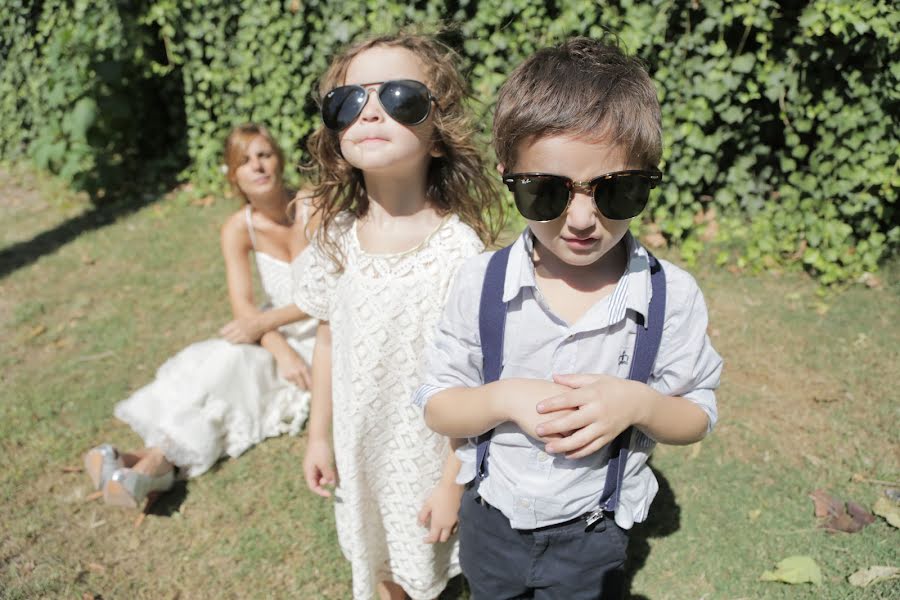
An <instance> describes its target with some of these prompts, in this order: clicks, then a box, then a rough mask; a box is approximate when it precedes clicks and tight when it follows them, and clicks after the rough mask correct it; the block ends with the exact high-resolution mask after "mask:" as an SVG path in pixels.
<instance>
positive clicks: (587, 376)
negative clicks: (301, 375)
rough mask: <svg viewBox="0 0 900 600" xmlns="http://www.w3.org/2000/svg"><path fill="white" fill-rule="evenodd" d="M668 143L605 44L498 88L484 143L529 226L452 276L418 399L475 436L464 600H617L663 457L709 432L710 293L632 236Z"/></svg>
mask: <svg viewBox="0 0 900 600" xmlns="http://www.w3.org/2000/svg"><path fill="white" fill-rule="evenodd" d="M661 144H662V142H661V132H660V116H659V104H658V101H657V97H656V90H655V87H654V85H653V83H652V82H651V80H650V78H649V76H648V75H647V73H646V71H645V70H644V69H643V67H642V66H641V65H640V63H639V62H638V61H637V60H635V59H633V58H630V57H627V56H625V55H624V54H623V53H622V52H621V51H620V50H619V49H618V47H616V46H614V45H610V44H608V43H605V42H603V41H597V40H591V39H586V38H577V39H572V40H570V41H568V42H566V43H564V44H562V45H561V46H559V47H556V48H549V49H544V50H541V51H539V52H537V53H536V54H535V55H534V56H532V57H531V58H529V59H528V60H526V61H525V62H524V63H523V64H522V65H521V66H519V67H518V68H517V69H516V70H515V71H514V72H513V73H512V75H510V77H509V79H508V80H507V81H506V83H505V84H504V85H503V87H502V89H501V90H500V96H499V100H498V103H497V110H496V115H495V120H494V147H495V150H496V152H497V157H498V159H499V161H500V165H499V170H500V171H501V173H502V174H503V181H504V183H505V184H506V185H507V186H508V187H509V188H510V190H511V191H512V193H513V196H514V199H515V202H516V206H517V207H518V209H519V211H520V212H521V213H522V215H523V216H524V217H525V219H526V220H527V221H528V227H527V228H526V229H525V231H524V232H523V233H522V235H521V236H520V237H519V238H518V239H517V241H516V242H515V243H514V244H513V245H512V246H511V247H509V248H508V249H505V250H503V251H501V252H498V253H493V254H483V255H481V256H478V257H476V258H475V259H472V260H470V261H469V262H468V263H467V264H465V265H464V266H463V267H462V268H461V269H460V271H459V273H458V274H457V277H456V281H455V283H454V287H453V289H452V291H451V294H450V297H449V299H448V304H447V306H446V309H445V312H444V315H443V318H442V321H441V323H440V326H439V328H438V331H437V332H436V334H435V337H434V339H433V340H432V342H431V343H430V344H429V346H428V349H427V352H426V357H425V359H426V369H425V377H424V384H423V385H422V386H421V387H420V388H419V390H418V391H417V392H416V398H415V401H416V403H417V404H419V405H420V406H424V408H425V419H426V422H427V423H428V426H429V427H431V428H432V429H433V430H435V431H437V432H439V433H442V434H444V435H447V436H450V437H453V438H466V437H468V438H472V437H474V436H478V439H477V440H476V441H477V452H476V451H475V446H476V444H475V443H473V441H472V440H471V439H470V442H469V444H468V446H465V447H464V448H462V449H460V450H459V451H458V455H459V456H460V458H461V459H462V467H461V469H460V475H459V477H458V479H457V481H458V483H466V484H467V488H466V491H465V493H464V494H463V499H462V504H461V507H460V524H459V527H460V542H461V549H460V561H461V563H462V568H463V572H464V574H465V576H466V578H467V579H468V581H469V584H470V587H471V590H472V597H473V598H476V599H491V600H494V599H499V598H518V597H534V598H566V599H569V598H617V597H621V596H622V594H623V591H624V590H623V587H624V581H625V576H624V562H625V550H626V546H627V542H628V539H627V534H626V533H625V531H626V530H627V529H629V528H630V527H631V526H632V524H633V523H634V522H640V521H643V520H644V519H645V518H646V517H647V512H648V510H649V507H650V503H651V501H652V500H653V497H654V495H655V494H656V491H657V489H658V485H657V482H656V478H655V477H654V475H653V473H652V472H651V470H650V468H649V467H648V465H647V459H648V456H649V454H650V452H651V450H652V448H653V446H654V443H655V442H660V443H667V444H690V443H693V442H696V441H698V440H700V439H702V438H703V437H704V436H705V435H706V433H707V432H708V431H710V430H711V429H712V427H713V425H714V424H715V421H716V402H715V393H714V390H715V389H716V388H717V387H718V384H719V375H720V373H721V368H722V360H721V358H720V357H719V355H718V354H717V353H716V352H715V350H714V349H713V348H712V345H711V344H710V341H709V338H708V337H707V335H706V326H707V312H706V306H705V303H704V300H703V295H702V294H701V292H700V290H699V288H698V287H697V284H696V282H695V281H694V279H693V278H692V277H691V276H690V275H689V274H688V273H686V272H685V271H683V270H681V269H679V268H678V267H676V266H674V265H672V264H670V263H668V262H665V261H656V259H655V258H652V257H651V256H650V255H649V254H648V253H647V251H646V250H645V249H644V248H643V247H642V246H641V245H640V244H639V243H638V242H637V241H636V240H635V239H634V238H633V237H632V236H631V234H630V233H629V232H628V226H629V223H630V221H631V219H632V218H633V217H635V216H636V215H637V214H639V213H640V212H641V210H642V209H643V208H644V206H645V204H646V202H647V200H648V197H649V194H650V189H651V188H652V187H654V186H655V185H656V184H657V183H658V182H659V181H660V180H661V177H662V175H661V173H660V172H659V171H657V170H656V167H657V165H658V163H659V160H660V155H661V152H662V150H661ZM504 263H505V264H504ZM660 263H661V264H660ZM626 378H628V379H626ZM613 515H614V516H613Z"/></svg>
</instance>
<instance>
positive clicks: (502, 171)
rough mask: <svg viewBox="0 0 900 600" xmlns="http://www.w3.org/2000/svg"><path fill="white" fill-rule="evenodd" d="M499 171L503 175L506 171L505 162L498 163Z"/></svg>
mask: <svg viewBox="0 0 900 600" xmlns="http://www.w3.org/2000/svg"><path fill="white" fill-rule="evenodd" d="M497 172H498V173H500V175H503V173H505V172H506V167H504V166H503V163H497Z"/></svg>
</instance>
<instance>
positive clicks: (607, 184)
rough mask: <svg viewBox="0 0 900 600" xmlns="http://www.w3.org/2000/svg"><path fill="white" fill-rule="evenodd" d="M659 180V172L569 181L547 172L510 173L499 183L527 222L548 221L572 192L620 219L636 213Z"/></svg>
mask: <svg viewBox="0 0 900 600" xmlns="http://www.w3.org/2000/svg"><path fill="white" fill-rule="evenodd" d="M661 181H662V173H661V172H659V171H655V170H654V171H644V170H630V171H616V172H615V173H607V174H605V175H600V176H599V177H595V178H594V179H591V180H590V181H572V180H571V179H569V178H568V177H563V176H562V175H549V174H547V173H510V174H509V175H504V176H503V183H505V184H506V187H508V188H509V191H510V192H512V194H513V198H514V199H515V201H516V208H518V209H519V212H520V213H522V216H523V217H525V218H526V219H528V220H529V221H541V222H547V221H552V220H554V219H557V218H559V217H561V216H562V215H563V214H564V213H565V212H566V209H567V208H568V207H569V202H571V201H572V196H573V195H574V194H575V192H576V191H584V193H587V194H590V195H591V196H593V198H594V204H596V205H597V210H599V211H600V214H601V215H603V216H604V217H606V218H607V219H613V220H616V221H621V220H624V219H630V218H632V217H635V216H637V215H638V214H640V212H641V211H642V210H644V207H645V206H646V205H647V199H648V198H649V197H650V190H651V189H653V188H655V187H656V186H657V185H658V184H659V183H660V182H661Z"/></svg>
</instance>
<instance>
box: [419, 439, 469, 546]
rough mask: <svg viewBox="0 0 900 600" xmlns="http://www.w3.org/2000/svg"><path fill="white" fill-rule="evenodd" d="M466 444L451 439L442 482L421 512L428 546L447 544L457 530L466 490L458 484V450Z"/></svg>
mask: <svg viewBox="0 0 900 600" xmlns="http://www.w3.org/2000/svg"><path fill="white" fill-rule="evenodd" d="M464 443H465V440H462V439H457V438H451V439H450V454H449V455H448V456H447V460H446V461H445V462H444V470H443V471H442V472H441V480H440V481H439V482H438V484H437V485H436V486H435V487H434V490H433V491H432V492H431V495H430V496H429V497H428V499H427V500H426V501H425V505H424V506H422V510H420V511H419V524H420V525H422V526H423V527H428V535H426V536H425V542H426V543H428V544H434V543H437V542H446V541H447V540H448V539H450V536H451V535H453V532H454V531H455V530H456V523H457V521H458V518H459V504H460V500H461V499H462V494H463V490H464V489H465V487H464V486H462V485H460V484H458V483H456V476H457V475H458V474H459V467H460V461H459V459H458V458H457V457H456V449H457V448H459V447H460V446H462V445H463V444H464Z"/></svg>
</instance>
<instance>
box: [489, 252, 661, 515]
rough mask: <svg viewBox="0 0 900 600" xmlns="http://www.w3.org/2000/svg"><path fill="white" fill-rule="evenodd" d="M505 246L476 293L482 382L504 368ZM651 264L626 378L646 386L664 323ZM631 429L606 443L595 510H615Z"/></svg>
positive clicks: (657, 272) (657, 268) (655, 266)
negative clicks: (648, 289)
mask: <svg viewBox="0 0 900 600" xmlns="http://www.w3.org/2000/svg"><path fill="white" fill-rule="evenodd" d="M510 248H511V246H507V247H505V248H503V249H502V250H499V251H497V252H496V253H494V255H493V256H492V257H491V258H490V260H489V261H488V266H487V272H486V273H485V276H484V284H483V285H482V288H481V302H480V305H479V315H478V330H479V333H480V336H481V351H482V357H483V363H482V366H483V375H484V383H485V384H487V383H492V382H494V381H497V380H498V379H500V373H501V371H502V369H503V334H504V330H505V328H506V309H507V306H506V303H505V302H503V288H504V283H505V280H506V266H507V263H508V262H509V251H510ZM647 255H648V258H649V264H650V285H651V288H652V295H651V297H650V306H649V308H648V311H647V312H648V315H647V318H646V319H642V318H640V315H638V318H639V319H638V321H639V322H638V325H637V336H636V337H635V343H634V356H633V358H632V363H631V370H630V372H629V374H628V379H631V380H633V381H641V382H644V383H646V382H647V381H648V380H649V379H650V374H651V372H652V370H653V363H654V362H655V361H656V354H657V352H658V351H659V345H660V341H661V340H662V330H663V324H664V322H665V314H666V277H665V273H664V272H663V268H662V265H661V264H660V262H659V261H658V260H657V259H656V257H655V256H653V255H652V254H650V253H649V252H648V253H647ZM492 433H493V432H492V431H488V432H486V433H483V434H482V435H480V436H478V438H477V439H476V442H477V453H476V462H475V466H476V480H477V481H480V480H481V479H484V477H485V476H486V475H487V468H488V461H487V458H488V454H489V451H490V443H491V434H492ZM632 433H633V428H632V427H629V428H628V429H626V430H625V431H623V432H622V433H620V434H619V435H618V436H617V437H616V439H615V440H613V442H612V443H611V444H610V459H609V462H608V464H607V471H606V482H605V485H604V487H603V493H602V494H601V495H600V508H601V509H603V510H605V511H609V512H613V511H615V510H616V507H618V505H619V493H620V490H621V488H622V480H623V478H624V475H625V462H626V460H627V458H628V448H629V445H630V442H631V436H632Z"/></svg>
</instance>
